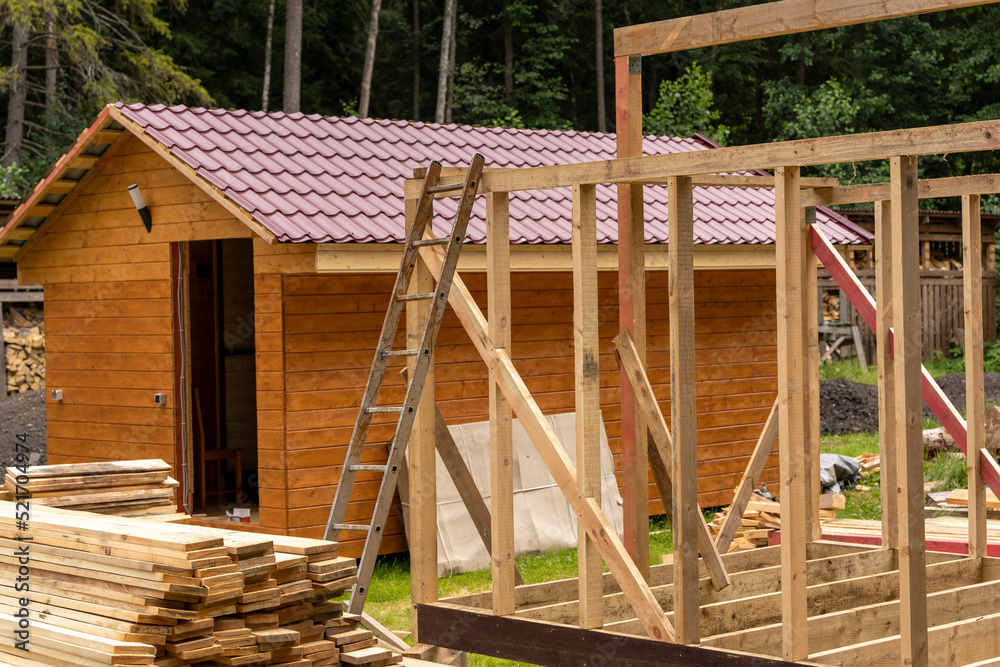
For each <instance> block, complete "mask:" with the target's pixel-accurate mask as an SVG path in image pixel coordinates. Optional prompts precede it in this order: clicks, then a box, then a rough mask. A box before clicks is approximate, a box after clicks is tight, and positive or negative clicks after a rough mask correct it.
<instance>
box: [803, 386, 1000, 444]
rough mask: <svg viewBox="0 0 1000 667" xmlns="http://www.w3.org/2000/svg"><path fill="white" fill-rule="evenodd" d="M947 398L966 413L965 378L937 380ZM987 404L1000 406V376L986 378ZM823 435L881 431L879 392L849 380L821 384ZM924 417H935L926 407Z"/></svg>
mask: <svg viewBox="0 0 1000 667" xmlns="http://www.w3.org/2000/svg"><path fill="white" fill-rule="evenodd" d="M937 383H938V384H939V385H941V389H943V390H944V393H945V395H946V396H947V397H948V398H949V399H950V400H951V402H952V403H954V404H955V407H956V408H958V409H959V411H961V412H962V413H964V412H965V375H945V376H944V377H939V378H937ZM985 387H986V403H987V404H994V403H1000V373H986V374H985ZM819 415H820V419H819V421H820V432H821V433H822V434H823V435H839V434H842V433H853V432H856V431H868V432H869V433H875V432H877V431H878V388H877V387H875V386H873V385H867V384H859V383H857V382H849V381H847V380H823V381H822V382H820V383H819ZM924 417H934V413H933V412H931V409H930V408H929V407H927V404H926V403H924Z"/></svg>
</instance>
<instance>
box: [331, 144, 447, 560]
mask: <svg viewBox="0 0 1000 667" xmlns="http://www.w3.org/2000/svg"><path fill="white" fill-rule="evenodd" d="M440 173H441V164H440V163H439V162H436V161H434V162H432V163H431V165H430V167H429V168H428V169H427V175H426V176H425V177H424V183H423V188H422V189H421V192H420V199H419V201H418V204H417V210H416V214H415V215H414V221H413V225H412V227H411V229H410V232H409V234H408V235H407V239H406V244H405V247H404V250H403V260H402V262H401V263H400V265H399V271H397V273H396V283H395V285H394V287H393V291H392V295H391V297H390V299H389V305H388V307H387V310H386V316H385V320H384V321H383V323H382V332H381V335H380V336H379V342H378V347H377V348H376V350H375V357H374V360H373V361H372V366H371V369H370V370H369V373H368V381H367V383H366V385H365V393H364V394H363V396H362V398H361V405H360V408H359V410H358V416H357V418H356V420H355V423H354V430H353V431H352V434H351V440H350V444H349V445H348V448H347V453H346V454H345V456H344V465H343V467H342V468H341V470H340V479H339V481H338V482H337V490H336V493H335V494H334V500H333V504H332V505H331V507H330V515H329V518H328V519H327V522H326V530H325V531H324V537H323V539H326V540H333V541H337V540H339V538H340V531H339V530H335V529H334V528H333V526H334V525H335V524H342V523H344V517H345V516H346V515H347V506H348V505H349V504H350V500H351V490H352V489H353V487H354V479H355V477H356V475H357V473H356V471H354V470H352V469H351V465H352V464H355V463H358V462H359V461H360V460H361V453H362V451H363V450H364V446H365V442H366V441H367V439H368V429H369V427H370V426H371V420H372V413H370V412H369V411H368V408H369V407H370V406H372V405H374V404H375V403H376V401H377V399H378V393H379V390H380V389H381V388H382V379H383V377H384V376H385V369H386V367H387V366H388V363H389V358H388V357H387V356H386V355H385V351H386V350H387V349H388V348H390V347H391V346H392V342H393V340H394V339H395V337H396V330H397V329H398V327H399V320H400V317H402V312H403V307H404V304H405V302H403V301H400V300H398V299H397V298H396V296H397V295H398V294H404V293H405V292H406V290H407V288H408V287H409V284H410V279H411V278H412V276H413V269H414V267H415V266H416V261H417V254H418V253H419V248H415V247H413V244H412V243H411V240H412V239H414V238H420V237H421V236H422V235H423V233H424V230H425V229H426V228H427V223H428V221H429V220H430V218H431V216H432V213H433V208H432V204H433V197H432V196H431V195H430V194H429V193H428V192H427V190H428V188H430V187H432V186H434V185H436V184H437V181H438V178H439V175H440Z"/></svg>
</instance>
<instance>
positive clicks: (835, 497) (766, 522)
mask: <svg viewBox="0 0 1000 667" xmlns="http://www.w3.org/2000/svg"><path fill="white" fill-rule="evenodd" d="M819 499H820V503H819V506H820V512H819V515H820V520H826V519H833V518H836V516H837V513H836V510H842V509H844V506H845V504H846V498H845V497H844V496H843V495H841V494H839V493H825V494H823V495H821V496H820V497H819ZM731 509H732V506H729V507H725V508H723V510H722V511H721V512H717V513H716V515H715V517H714V518H713V519H712V521H710V522H709V524H708V528H709V530H710V531H711V533H712V537H716V536H717V535H718V534H719V531H721V530H722V524H723V522H724V521H725V519H726V516H727V515H728V514H729V511H730V510H731ZM780 529H781V503H779V502H777V501H774V500H767V499H766V498H762V497H760V496H752V497H751V498H750V502H748V503H747V507H746V509H745V510H743V518H742V519H741V520H740V527H739V528H737V529H736V533H735V535H734V536H733V541H732V543H731V544H730V545H729V551H730V552H733V551H748V550H750V549H757V548H759V547H766V546H767V545H768V541H769V534H770V533H771V532H772V531H775V530H780Z"/></svg>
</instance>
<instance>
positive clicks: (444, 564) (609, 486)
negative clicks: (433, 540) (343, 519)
mask: <svg viewBox="0 0 1000 667" xmlns="http://www.w3.org/2000/svg"><path fill="white" fill-rule="evenodd" d="M547 419H548V420H549V424H550V425H551V426H552V428H553V430H554V431H555V434H556V437H558V438H559V442H560V443H561V444H562V446H563V448H564V449H565V450H566V454H567V455H568V456H569V459H570V460H571V461H573V462H574V464H575V463H576V417H575V414H574V413H572V412H569V413H565V414H560V415H550V416H549V417H547ZM448 430H449V431H451V435H452V437H453V438H454V439H455V443H456V444H457V445H458V449H459V451H460V452H461V454H462V457H463V458H464V459H465V462H466V465H468V466H469V470H470V472H471V473H472V477H473V479H474V480H475V482H476V486H477V487H478V488H479V492H480V494H481V495H482V497H483V499H484V500H485V501H486V505H487V507H489V504H490V450H489V443H490V424H489V422H476V423H473V424H463V425H461V426H451V427H449V429H448ZM405 471H406V469H405V468H404V472H403V474H402V475H401V476H400V478H399V496H400V500H401V501H402V504H403V519H404V522H405V524H406V528H407V534H409V520H408V515H409V505H408V500H409V494H408V489H409V485H408V484H409V482H410V481H411V480H408V479H407V475H406V472H405ZM436 473H437V519H438V576H445V575H448V574H456V573H459V572H470V571H472V570H479V569H483V568H488V567H489V566H490V558H489V554H488V553H487V551H486V547H484V546H483V542H482V540H481V539H480V538H479V534H478V533H477V531H476V528H475V525H474V524H473V523H472V518H471V517H470V516H469V512H468V510H467V509H466V508H465V504H464V503H463V502H462V499H461V498H460V497H459V495H458V491H457V489H456V488H455V485H454V483H452V481H451V476H450V475H449V474H448V471H447V469H446V468H445V467H444V463H443V462H442V460H441V456H440V455H438V456H437V470H436ZM601 494H602V498H601V507H602V508H603V510H604V514H605V515H606V516H607V517H608V521H610V522H611V525H612V527H614V529H615V531H616V532H617V533H618V536H619V537H621V536H622V532H623V526H624V523H623V518H622V499H621V495H620V494H619V493H618V483H617V481H616V480H615V474H614V460H613V459H612V457H611V448H610V446H609V445H608V435H607V433H606V432H605V430H604V421H603V420H602V421H601ZM576 543H577V534H576V515H575V514H574V513H573V511H572V510H571V509H570V506H569V503H567V502H566V500H565V499H564V498H563V495H562V492H561V491H560V490H559V487H558V486H557V485H556V483H555V480H553V479H552V475H550V474H549V471H548V469H547V468H546V467H545V464H544V463H543V462H542V460H541V458H540V457H539V456H538V452H537V451H536V450H535V447H534V445H532V444H531V441H530V440H529V439H528V434H527V433H526V432H525V430H524V427H522V426H521V423H520V422H519V421H518V420H516V419H515V420H514V548H515V552H516V555H518V556H520V555H521V554H524V553H530V552H534V551H555V550H558V549H565V548H567V547H574V546H576Z"/></svg>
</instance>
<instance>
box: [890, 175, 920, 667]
mask: <svg viewBox="0 0 1000 667" xmlns="http://www.w3.org/2000/svg"><path fill="white" fill-rule="evenodd" d="M889 170H890V194H891V200H892V207H891V214H892V239H893V248H892V259H893V262H892V324H893V328H894V330H895V355H896V356H895V359H894V370H895V375H896V378H895V379H896V396H895V408H896V420H895V421H896V461H897V464H896V465H897V469H896V473H897V475H898V483H897V494H898V495H899V506H898V510H897V511H898V521H899V610H900V630H901V634H900V638H901V640H902V641H901V643H900V658H901V660H902V664H904V665H913V666H914V667H921V666H926V665H927V582H926V580H925V575H926V554H925V548H926V546H925V544H924V456H923V453H924V448H923V440H922V429H923V415H922V409H921V408H922V405H923V402H922V399H921V396H920V383H921V373H920V356H921V354H920V352H921V349H922V348H921V340H920V339H921V330H920V245H919V236H918V229H919V217H918V216H919V210H918V208H917V158H916V157H914V156H903V157H894V158H892V159H891V160H890V161H889Z"/></svg>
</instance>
